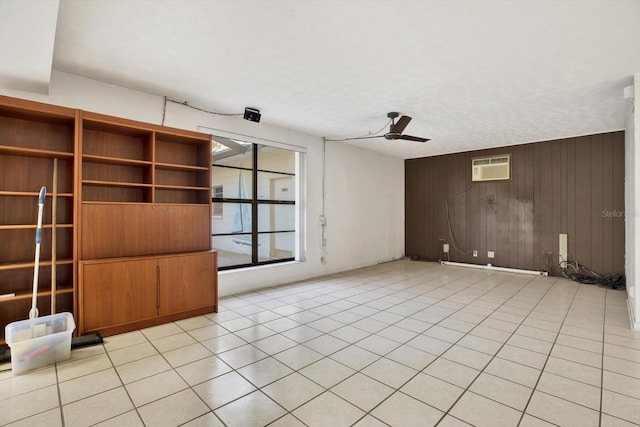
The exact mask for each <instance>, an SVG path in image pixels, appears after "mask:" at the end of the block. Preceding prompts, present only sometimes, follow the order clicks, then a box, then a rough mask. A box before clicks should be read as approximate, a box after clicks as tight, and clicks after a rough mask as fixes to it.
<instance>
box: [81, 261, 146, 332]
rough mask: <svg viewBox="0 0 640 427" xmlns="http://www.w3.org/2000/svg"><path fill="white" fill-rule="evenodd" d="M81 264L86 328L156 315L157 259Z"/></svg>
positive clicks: (83, 314) (91, 328) (83, 315)
mask: <svg viewBox="0 0 640 427" xmlns="http://www.w3.org/2000/svg"><path fill="white" fill-rule="evenodd" d="M80 264H81V269H80V271H81V277H80V283H81V285H80V286H81V295H82V297H81V299H80V303H81V304H82V317H83V319H84V329H85V330H95V329H99V328H102V327H107V326H114V325H120V324H126V323H129V322H134V321H137V320H143V319H149V318H152V317H155V316H157V315H158V293H157V287H158V286H157V266H158V263H157V260H156V259H153V258H152V259H145V260H135V261H117V262H99V263H82V262H81V263H80Z"/></svg>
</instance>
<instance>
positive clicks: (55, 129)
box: [0, 96, 76, 344]
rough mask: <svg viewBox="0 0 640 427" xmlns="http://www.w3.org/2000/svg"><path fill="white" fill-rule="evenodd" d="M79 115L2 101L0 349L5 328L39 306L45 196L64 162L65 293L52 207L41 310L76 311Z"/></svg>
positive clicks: (60, 211)
mask: <svg viewBox="0 0 640 427" xmlns="http://www.w3.org/2000/svg"><path fill="white" fill-rule="evenodd" d="M75 124H76V111H75V110H72V109H68V108H62V107H55V106H51V105H44V104H40V103H35V102H29V101H23V100H16V99H14V98H7V97H3V96H0V242H1V243H0V344H3V343H4V327H5V325H7V324H8V323H11V322H13V321H17V320H23V319H26V318H27V317H28V314H29V309H30V307H31V295H32V283H33V269H34V255H35V229H36V224H35V222H36V217H37V203H38V192H39V190H40V187H42V186H43V185H44V186H46V187H47V189H49V191H51V188H52V186H53V161H54V159H56V158H57V159H58V179H57V181H58V194H57V196H58V201H57V212H56V215H57V227H56V237H57V250H56V255H57V262H56V266H55V268H56V275H57V280H56V283H57V288H56V291H55V293H54V295H52V292H51V280H50V278H51V269H52V262H51V259H52V248H51V238H52V227H51V217H52V204H51V200H52V199H51V194H50V193H49V194H47V198H46V200H45V208H44V218H43V222H44V227H43V234H42V247H41V262H40V276H39V283H38V289H39V292H38V310H39V312H40V314H41V315H46V314H49V313H50V307H51V298H56V306H57V307H58V310H59V311H71V312H76V307H75V306H76V301H75V291H76V269H75V261H76V258H75V253H76V249H75V248H76V247H75V241H76V239H75V233H76V229H75V221H74V217H75V202H76V198H75V191H74V179H75V162H74V159H75V158H74V153H75V141H76V135H75Z"/></svg>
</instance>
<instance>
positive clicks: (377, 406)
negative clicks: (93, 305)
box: [0, 260, 640, 427]
mask: <svg viewBox="0 0 640 427" xmlns="http://www.w3.org/2000/svg"><path fill="white" fill-rule="evenodd" d="M625 304H626V293H625V292H624V291H607V290H604V289H602V288H598V287H595V286H588V285H578V284H576V283H573V282H571V281H568V280H565V279H561V278H544V277H537V276H528V275H517V274H510V273H503V272H489V271H483V270H476V269H471V268H459V267H451V266H447V267H444V266H440V265H438V264H435V263H424V262H412V261H408V260H401V261H396V262H392V263H387V264H382V265H378V266H374V267H369V268H364V269H360V270H356V271H350V272H345V273H341V274H335V275H332V276H326V277H322V278H318V279H314V280H307V281H304V282H300V283H294V284H291V285H286V286H278V287H274V288H267V289H263V290H259V291H255V292H251V293H245V294H241V295H235V296H233V297H228V298H223V299H221V301H220V312H219V313H217V314H211V315H206V316H200V317H196V318H191V319H187V320H182V321H179V322H175V323H170V324H166V325H162V326H157V327H154V328H149V329H145V330H141V331H136V332H131V333H127V334H123V335H118V336H113V337H107V338H106V339H105V343H104V345H101V346H94V347H88V348H84V349H78V350H74V351H73V352H72V359H71V360H70V361H67V362H65V363H60V364H58V365H56V366H50V367H46V368H42V369H39V370H37V371H34V372H31V373H28V374H25V375H21V376H13V375H12V374H11V372H10V371H4V372H0V425H11V426H18V425H20V426H40V425H42V426H60V425H65V426H84V425H101V426H142V425H146V426H150V427H156V426H176V425H188V426H223V425H227V426H251V427H254V426H266V425H271V426H304V425H306V426H330V427H339V426H351V425H355V426H358V427H363V426H385V425H391V426H401V427H405V426H421V427H424V426H431V425H438V426H440V427H452V426H470V425H471V426H478V427H481V426H489V427H499V426H522V427H524V426H551V425H560V426H577V427H588V426H603V427H604V426H630V425H640V333H638V332H633V331H631V330H630V328H629V320H628V317H627V309H626V305H625ZM6 367H7V366H6V365H5V366H4V368H6Z"/></svg>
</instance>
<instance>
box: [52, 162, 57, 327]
mask: <svg viewBox="0 0 640 427" xmlns="http://www.w3.org/2000/svg"><path fill="white" fill-rule="evenodd" d="M51 199H52V201H51V314H56V261H57V259H56V258H57V254H56V252H57V250H56V249H57V245H56V243H57V242H56V237H57V236H56V234H57V233H56V224H57V223H56V211H57V210H58V209H57V207H58V159H57V158H54V159H53V193H52V197H51Z"/></svg>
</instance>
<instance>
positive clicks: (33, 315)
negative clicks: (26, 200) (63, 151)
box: [29, 187, 47, 319]
mask: <svg viewBox="0 0 640 427" xmlns="http://www.w3.org/2000/svg"><path fill="white" fill-rule="evenodd" d="M46 194H47V189H46V187H42V188H41V189H40V195H39V196H38V225H37V227H36V259H35V263H34V268H33V295H32V297H31V310H30V311H29V319H35V318H36V317H38V307H37V301H38V273H39V269H40V242H41V241H42V210H43V209H44V198H45V195H46Z"/></svg>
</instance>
